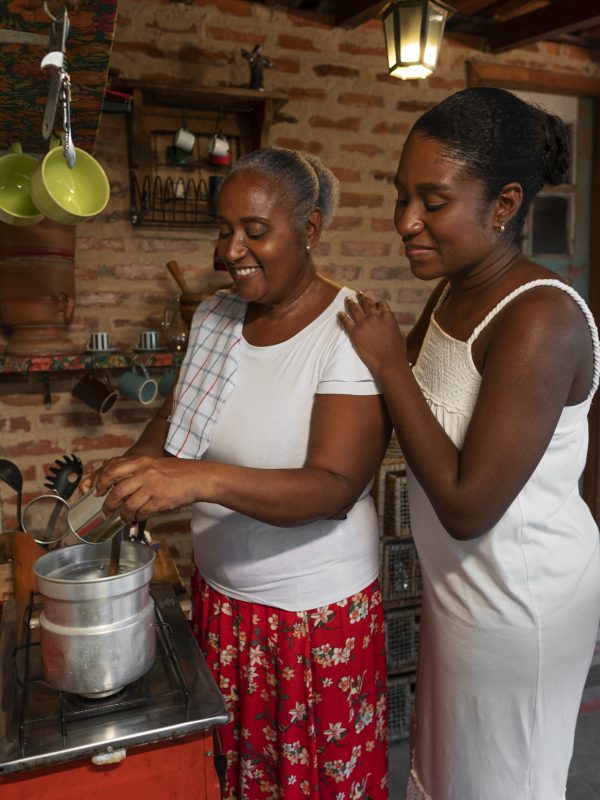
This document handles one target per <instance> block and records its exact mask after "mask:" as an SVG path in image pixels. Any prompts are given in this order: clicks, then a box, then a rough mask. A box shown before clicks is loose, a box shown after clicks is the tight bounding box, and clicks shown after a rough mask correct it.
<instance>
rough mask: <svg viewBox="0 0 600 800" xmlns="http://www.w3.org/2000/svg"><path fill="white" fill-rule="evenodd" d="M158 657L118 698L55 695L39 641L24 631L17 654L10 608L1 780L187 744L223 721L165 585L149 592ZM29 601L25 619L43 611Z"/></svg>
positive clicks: (1, 677)
mask: <svg viewBox="0 0 600 800" xmlns="http://www.w3.org/2000/svg"><path fill="white" fill-rule="evenodd" d="M151 594H152V597H153V598H154V602H155V608H156V630H157V655H156V659H155V661H154V664H153V666H152V667H151V669H150V670H149V671H148V672H147V673H146V675H144V676H143V677H142V678H140V679H139V680H137V681H135V682H134V683H131V684H130V685H129V686H126V687H125V688H124V689H123V690H122V691H121V692H119V693H117V694H114V695H112V696H110V697H106V698H103V699H85V698H82V697H79V696H78V695H73V694H68V693H65V692H59V691H57V690H56V689H53V688H51V687H50V686H48V685H47V684H46V683H45V682H44V680H43V676H42V666H41V652H40V646H39V638H38V636H37V632H36V631H35V630H33V631H32V629H31V626H30V625H29V624H26V625H25V626H24V636H23V637H22V639H23V642H24V644H22V645H19V646H17V639H18V637H17V632H18V621H17V618H16V616H17V615H16V608H15V605H14V601H9V602H8V603H6V604H5V607H4V613H3V615H2V625H1V628H0V687H2V701H1V704H0V775H2V774H7V773H11V772H18V771H20V770H26V769H31V768H35V767H42V766H48V765H51V764H58V763H64V762H66V761H72V760H74V759H81V758H85V757H93V758H98V757H100V758H102V757H104V756H105V755H106V756H109V755H110V754H111V753H114V752H115V751H117V750H121V749H124V748H127V747H134V746H139V745H144V744H151V743H154V742H160V741H161V740H169V739H174V738H180V737H182V736H189V735H190V734H193V733H195V732H198V731H204V730H208V729H209V728H213V727H215V726H218V725H222V724H224V723H225V722H227V721H228V714H227V709H226V706H225V701H224V699H223V697H222V695H221V693H220V692H219V690H218V688H217V686H216V684H215V682H214V680H213V677H212V675H211V673H210V671H209V669H208V666H207V664H206V662H205V660H204V657H203V655H202V653H201V652H200V648H199V647H198V645H197V643H196V641H195V639H194V637H193V635H192V632H191V629H190V626H189V624H188V622H187V620H186V618H185V616H184V614H183V612H182V610H181V608H180V606H179V603H178V602H177V599H176V597H175V593H174V591H173V588H172V587H171V586H170V585H169V584H167V583H157V584H152V585H151ZM38 599H40V600H41V598H40V596H39V595H35V596H33V597H32V603H31V604H30V606H29V607H28V609H27V610H26V612H25V618H26V620H27V623H28V621H29V619H30V618H31V617H32V616H34V617H35V615H36V613H37V612H38V611H39V610H41V608H42V606H41V605H40V604H39V603H37V602H36V601H37V600H38Z"/></svg>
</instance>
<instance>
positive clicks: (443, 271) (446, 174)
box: [394, 133, 499, 280]
mask: <svg viewBox="0 0 600 800" xmlns="http://www.w3.org/2000/svg"><path fill="white" fill-rule="evenodd" d="M394 184H395V186H396V189H397V192H398V196H397V200H396V207H395V211H394V224H395V226H396V230H397V231H398V233H399V234H400V236H401V237H402V241H403V243H404V249H405V252H406V257H407V258H408V261H409V263H410V266H411V270H412V272H413V274H414V275H415V276H416V277H418V278H423V279H425V280H431V279H434V278H436V279H437V278H440V277H446V276H447V277H452V276H455V275H461V274H463V273H464V274H468V273H470V272H472V271H473V270H477V268H478V267H479V266H483V265H484V264H485V263H488V262H489V259H490V258H493V257H494V251H495V249H496V248H497V247H498V246H499V245H498V237H497V235H496V233H495V231H494V203H486V202H485V200H484V187H483V183H482V182H481V181H479V180H477V179H475V178H472V177H469V176H467V175H465V174H464V172H463V171H462V170H461V164H460V163H459V162H456V161H452V160H451V159H450V158H449V157H448V154H447V151H446V150H445V149H444V147H443V145H441V144H440V142H438V141H436V140H435V139H430V138H428V137H425V136H423V135H422V134H419V133H414V134H411V135H410V136H409V138H408V139H407V142H406V145H405V147H404V150H403V152H402V156H401V158H400V164H399V165H398V170H397V172H396V176H395V178H394Z"/></svg>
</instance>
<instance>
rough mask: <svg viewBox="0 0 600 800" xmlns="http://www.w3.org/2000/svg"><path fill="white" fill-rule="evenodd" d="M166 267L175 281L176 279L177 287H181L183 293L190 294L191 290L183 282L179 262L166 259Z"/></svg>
mask: <svg viewBox="0 0 600 800" xmlns="http://www.w3.org/2000/svg"><path fill="white" fill-rule="evenodd" d="M167 269H168V270H169V272H170V273H171V275H172V276H173V277H174V278H175V281H176V283H177V285H178V286H179V288H180V289H181V291H182V292H183V293H184V294H191V292H190V290H189V289H188V286H187V284H186V282H185V279H184V277H183V273H182V272H181V269H180V267H179V264H178V263H177V262H176V261H167Z"/></svg>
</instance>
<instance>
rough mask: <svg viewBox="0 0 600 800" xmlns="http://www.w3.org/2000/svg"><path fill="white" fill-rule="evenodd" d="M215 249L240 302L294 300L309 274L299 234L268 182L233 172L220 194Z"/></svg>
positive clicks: (262, 177)
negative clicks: (233, 283) (241, 298)
mask: <svg viewBox="0 0 600 800" xmlns="http://www.w3.org/2000/svg"><path fill="white" fill-rule="evenodd" d="M217 221H218V224H219V239H218V242H217V251H218V254H219V256H220V257H221V258H222V259H223V261H224V262H225V263H226V264H227V267H228V269H229V273H230V275H231V277H232V279H233V280H234V282H235V284H236V286H237V289H238V294H239V295H240V297H243V298H244V300H248V301H252V302H256V303H261V304H264V305H268V306H272V305H279V304H281V303H285V302H286V301H289V300H293V299H294V298H295V297H297V296H298V295H299V294H301V293H302V291H304V289H305V288H306V286H307V284H308V283H309V282H310V280H311V279H312V278H313V276H314V270H313V268H312V265H311V262H310V260H309V259H308V258H307V254H306V241H305V238H304V236H303V233H301V232H298V230H297V228H296V227H295V224H294V219H293V215H292V210H291V209H290V207H289V202H288V200H287V198H286V196H285V193H284V191H283V190H282V189H281V187H280V186H279V184H277V183H276V182H275V181H274V180H273V179H271V178H268V177H266V176H265V175H262V174H261V173H258V172H255V171H253V170H244V171H242V172H238V173H235V174H234V175H232V176H231V177H230V178H228V179H227V181H226V182H225V183H224V184H223V188H222V189H221V192H220V193H219V204H218V214H217Z"/></svg>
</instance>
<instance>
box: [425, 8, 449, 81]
mask: <svg viewBox="0 0 600 800" xmlns="http://www.w3.org/2000/svg"><path fill="white" fill-rule="evenodd" d="M446 14H447V12H446V10H445V9H442V8H440V7H439V6H436V5H435V4H434V3H429V4H428V9H427V41H426V42H425V50H424V53H423V63H424V64H427V66H429V67H431V69H432V70H433V69H434V68H435V65H436V64H437V58H438V53H439V51H440V45H441V42H442V36H443V35H444V25H445V22H446Z"/></svg>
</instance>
